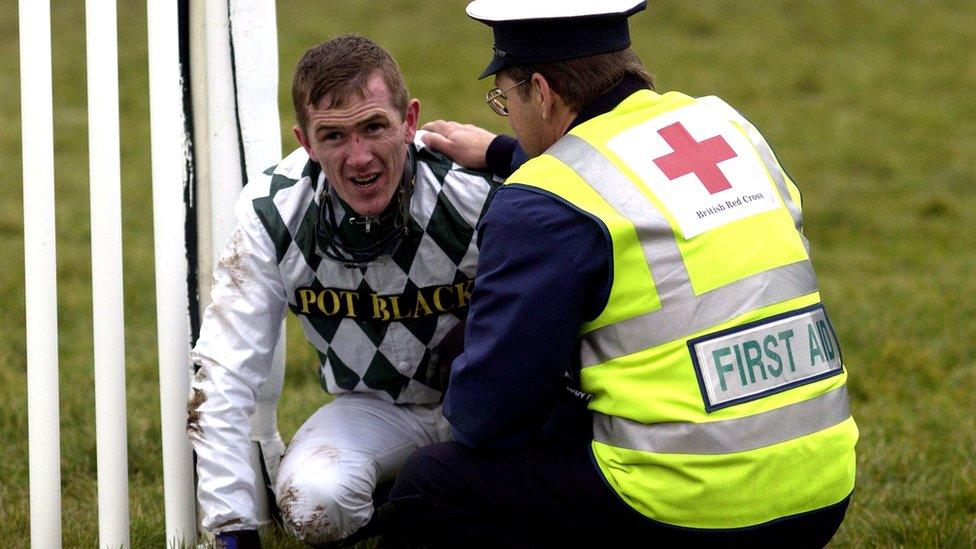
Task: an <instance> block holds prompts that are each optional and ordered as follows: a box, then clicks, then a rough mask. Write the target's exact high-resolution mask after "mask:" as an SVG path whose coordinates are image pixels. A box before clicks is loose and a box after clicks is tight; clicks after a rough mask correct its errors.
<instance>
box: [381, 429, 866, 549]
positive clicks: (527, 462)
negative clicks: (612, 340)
mask: <svg viewBox="0 0 976 549" xmlns="http://www.w3.org/2000/svg"><path fill="white" fill-rule="evenodd" d="M849 499H850V498H847V499H845V500H844V501H842V502H840V503H838V504H836V505H833V506H831V507H827V508H824V509H820V510H817V511H813V512H809V513H805V514H803V515H797V516H794V517H788V518H785V519H780V520H778V521H774V522H772V523H768V524H765V525H761V526H757V527H752V528H747V529H740V530H720V531H717V530H708V531H702V530H690V529H678V528H674V527H670V526H667V525H662V524H659V523H655V522H653V521H651V520H649V519H647V518H645V517H644V516H642V515H640V514H638V513H637V512H636V511H635V510H633V509H632V508H631V507H629V506H627V505H626V504H625V503H623V501H621V500H620V499H619V497H618V496H617V495H616V493H615V492H613V491H612V490H611V489H610V487H609V486H607V484H606V483H605V481H604V480H603V478H602V476H601V474H600V473H599V472H598V471H597V469H596V465H595V464H594V463H593V462H592V458H591V456H590V453H589V442H588V441H586V440H580V439H575V440H559V441H555V442H546V443H540V444H538V445H535V446H532V447H528V448H522V449H518V450H505V451H499V452H484V451H476V450H472V449H471V448H468V447H466V446H464V445H462V444H459V443H456V442H445V443H440V444H434V445H432V446H427V447H425V448H421V449H420V450H418V451H417V452H416V453H414V454H413V455H412V456H411V457H410V458H409V459H408V460H407V462H406V463H405V464H404V466H403V469H402V470H401V471H400V473H399V475H398V476H397V480H396V483H395V484H394V486H393V490H392V492H391V494H390V506H389V508H388V509H387V512H388V513H389V514H390V517H389V518H390V519H392V522H393V524H394V525H395V528H396V531H397V534H398V535H400V536H403V537H404V538H405V539H407V540H410V541H412V542H414V543H417V544H420V545H426V546H431V547H552V546H563V547H566V546H569V547H577V546H587V545H588V546H590V547H607V546H610V545H609V544H610V543H613V542H620V543H627V546H629V545H631V544H633V543H637V544H639V546H642V547H669V546H679V545H681V546H688V545H689V544H691V545H692V546H697V545H702V544H705V543H709V544H717V545H718V546H720V547H737V546H742V547H764V546H789V547H823V546H824V545H826V544H827V542H828V541H829V540H830V538H831V537H832V536H833V535H834V533H835V532H836V531H837V528H838V527H839V526H840V523H841V521H842V520H843V519H844V513H845V512H846V510H847V505H848V502H849ZM700 512H701V513H702V514H704V515H707V514H708V513H709V509H707V508H703V509H700Z"/></svg>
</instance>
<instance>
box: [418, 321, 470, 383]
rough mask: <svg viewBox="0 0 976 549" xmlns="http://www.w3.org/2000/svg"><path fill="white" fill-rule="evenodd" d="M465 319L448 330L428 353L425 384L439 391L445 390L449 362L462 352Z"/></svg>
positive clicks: (448, 375) (448, 373)
mask: <svg viewBox="0 0 976 549" xmlns="http://www.w3.org/2000/svg"><path fill="white" fill-rule="evenodd" d="M465 323H466V322H465V320H464V319H462V320H461V322H458V323H457V326H455V327H454V328H451V331H450V332H447V335H445V336H444V339H442V340H441V342H440V343H439V344H438V345H437V347H435V348H434V349H433V350H432V351H431V353H430V362H429V363H428V365H427V379H426V380H425V381H426V384H427V386H429V387H433V388H434V389H437V390H438V391H440V392H442V393H443V392H444V391H447V382H448V380H449V379H450V378H451V364H452V363H453V362H454V359H455V358H457V357H458V356H459V355H460V354H461V353H463V352H464V325H465Z"/></svg>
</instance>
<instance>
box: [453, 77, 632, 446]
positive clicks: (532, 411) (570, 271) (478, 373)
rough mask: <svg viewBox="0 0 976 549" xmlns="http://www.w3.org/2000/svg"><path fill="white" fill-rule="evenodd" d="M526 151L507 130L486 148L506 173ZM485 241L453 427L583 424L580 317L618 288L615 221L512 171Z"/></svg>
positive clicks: (488, 432)
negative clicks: (606, 221) (577, 396)
mask: <svg viewBox="0 0 976 549" xmlns="http://www.w3.org/2000/svg"><path fill="white" fill-rule="evenodd" d="M642 88H647V85H646V84H644V83H643V82H641V81H639V80H637V79H634V78H625V79H624V80H623V81H622V82H621V83H620V84H618V85H617V86H615V87H614V88H612V89H611V90H610V91H608V92H607V93H605V94H603V95H602V96H600V97H599V98H598V99H597V100H596V101H594V102H593V103H591V104H590V105H589V106H587V107H586V108H584V109H582V110H581V112H580V113H579V115H578V116H577V117H576V120H575V121H574V122H573V126H575V125H578V124H580V123H582V122H584V121H586V120H589V119H590V118H593V117H595V116H597V115H600V114H603V113H605V112H608V111H610V110H612V109H613V108H614V107H616V106H617V105H618V104H619V103H620V102H621V101H623V100H624V99H625V98H627V97H628V96H630V95H631V94H632V93H634V92H636V91H637V90H639V89H642ZM571 128H572V126H571ZM525 158H526V157H525V153H524V152H522V150H521V148H520V147H518V143H517V142H516V141H515V140H514V139H512V138H507V137H504V136H502V137H499V138H498V139H496V140H495V142H493V143H492V146H491V147H490V148H489V152H488V155H487V161H488V163H489V169H491V170H492V171H493V172H494V173H498V174H499V175H502V176H507V175H510V174H511V173H512V171H513V170H514V169H515V168H516V167H517V166H518V165H520V164H521V163H522V162H524V161H525ZM478 245H479V248H480V256H479V258H478V271H477V279H476V282H475V287H474V293H473V295H472V300H471V305H470V309H469V311H468V321H467V328H466V331H465V337H464V340H465V352H464V354H462V355H461V356H459V357H458V358H457V359H456V360H455V361H454V364H453V367H452V371H451V378H450V384H449V386H448V390H447V394H446V395H445V398H444V415H445V416H446V417H447V419H448V421H450V423H451V426H452V427H453V431H454V437H455V438H456V439H457V440H458V441H460V442H462V443H464V444H467V445H469V446H475V447H478V448H507V447H513V446H518V445H523V444H527V443H531V442H532V441H534V440H538V439H540V438H545V437H549V436H566V435H569V436H576V435H579V434H582V433H580V432H579V429H581V428H586V429H588V428H589V424H590V422H589V418H588V414H587V413H586V412H585V407H584V402H583V401H577V402H575V403H574V402H573V400H572V399H571V398H570V397H569V392H568V391H567V385H574V383H573V381H572V380H573V379H578V376H579V363H578V360H579V359H578V356H579V328H580V325H581V324H582V323H583V322H586V321H589V320H592V319H594V318H596V316H597V315H599V313H600V312H601V311H602V310H603V308H604V306H605V305H606V302H607V298H608V296H609V293H610V283H611V280H612V278H611V275H612V272H611V268H612V263H611V244H610V237H609V234H608V233H607V230H606V228H605V227H604V225H603V224H602V223H601V222H599V221H597V220H595V219H592V218H590V217H589V216H587V215H585V214H583V213H582V212H581V211H579V210H578V209H576V208H575V207H573V206H570V205H569V204H567V203H565V202H564V201H563V200H562V199H560V198H558V197H555V196H552V195H550V194H546V193H544V192H542V191H540V190H538V189H535V188H530V187H527V186H519V185H518V181H517V180H509V181H508V182H507V184H506V185H504V186H503V187H501V188H500V189H499V190H498V191H497V192H496V193H495V196H494V198H493V199H492V202H491V205H490V206H489V208H488V210H487V212H486V213H485V215H484V217H483V218H482V219H481V222H480V223H479V225H478ZM581 419H582V421H580V420H581ZM586 435H587V436H588V433H586Z"/></svg>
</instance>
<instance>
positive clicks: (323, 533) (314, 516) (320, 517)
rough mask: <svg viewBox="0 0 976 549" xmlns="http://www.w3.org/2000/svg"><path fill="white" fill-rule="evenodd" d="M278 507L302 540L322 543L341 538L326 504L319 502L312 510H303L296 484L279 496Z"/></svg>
mask: <svg viewBox="0 0 976 549" xmlns="http://www.w3.org/2000/svg"><path fill="white" fill-rule="evenodd" d="M278 508H279V509H281V516H282V518H284V519H285V521H286V522H287V523H288V525H289V526H290V527H291V530H292V532H293V533H294V534H295V536H297V537H298V539H300V540H301V541H304V542H306V543H322V542H327V541H336V540H338V539H340V538H339V537H338V535H337V534H338V532H337V531H336V529H335V528H334V527H333V526H332V521H331V520H330V519H329V516H328V515H327V514H326V512H325V507H324V506H322V505H321V504H319V505H316V506H315V507H313V508H312V510H311V512H307V513H306V512H302V510H301V509H300V508H301V505H300V503H299V496H298V490H297V489H296V488H295V487H294V486H290V487H289V488H288V489H287V490H285V492H284V493H283V494H282V495H281V496H279V497H278Z"/></svg>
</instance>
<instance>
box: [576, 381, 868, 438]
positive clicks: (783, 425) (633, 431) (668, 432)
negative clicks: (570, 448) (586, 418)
mask: <svg viewBox="0 0 976 549" xmlns="http://www.w3.org/2000/svg"><path fill="white" fill-rule="evenodd" d="M849 417H851V408H850V403H849V402H848V399H847V386H846V385H845V386H842V387H840V388H837V389H834V390H833V391H830V392H829V393H825V394H823V395H820V396H818V397H816V398H812V399H810V400H805V401H803V402H798V403H796V404H791V405H789V406H784V407H782V408H777V409H775V410H770V411H768V412H762V413H759V414H755V415H751V416H747V417H743V418H737V419H726V420H722V421H713V422H709V423H690V422H689V423H656V424H651V425H647V424H644V423H639V422H637V421H633V420H630V419H625V418H620V417H614V416H608V415H604V414H599V413H594V417H593V439H594V440H596V441H597V442H602V443H604V444H609V445H610V446H616V447H618V448H629V449H631V450H639V451H642V452H652V453H656V454H696V455H714V454H731V453H734V452H746V451H749V450H755V449H756V448H763V447H765V446H771V445H773V444H778V443H780V442H786V441H788V440H792V439H795V438H799V437H802V436H806V435H810V434H813V433H816V432H818V431H822V430H824V429H827V428H829V427H833V426H834V425H837V424H839V423H841V422H843V421H844V420H846V419H847V418H849Z"/></svg>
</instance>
